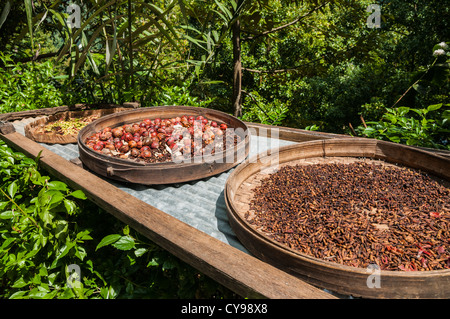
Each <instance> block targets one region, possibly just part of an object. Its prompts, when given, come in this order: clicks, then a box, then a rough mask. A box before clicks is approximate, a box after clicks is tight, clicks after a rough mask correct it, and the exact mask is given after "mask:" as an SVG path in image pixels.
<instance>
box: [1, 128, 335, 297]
mask: <svg viewBox="0 0 450 319" xmlns="http://www.w3.org/2000/svg"><path fill="white" fill-rule="evenodd" d="M0 137H1V138H2V139H3V140H4V141H5V142H6V143H7V144H8V145H10V146H11V147H12V148H14V149H16V150H17V151H20V152H23V153H24V154H26V155H27V156H30V157H36V156H38V154H39V153H40V152H42V153H41V157H40V165H41V166H42V167H43V168H44V169H46V170H47V171H48V172H49V173H50V174H52V175H53V176H55V177H56V178H58V179H60V180H61V181H63V182H65V183H67V184H68V185H69V186H70V187H72V188H74V189H80V190H82V191H83V192H85V194H86V196H88V198H89V199H90V200H91V201H93V202H94V203H96V204H97V205H98V206H100V207H101V208H103V209H104V210H105V211H107V212H108V213H110V214H112V215H113V216H115V217H116V218H118V219H119V220H121V221H122V222H124V223H126V224H128V225H129V226H130V227H132V228H134V229H135V230H136V231H138V232H140V233H141V234H143V235H144V236H146V237H147V238H149V239H150V240H152V241H153V242H154V243H156V244H157V245H160V246H161V247H162V248H164V249H166V250H167V251H169V252H170V253H172V254H173V255H175V256H177V257H178V258H180V259H181V260H183V261H185V262H187V263H188V264H190V265H192V266H193V267H195V268H196V269H198V270H199V271H201V272H202V273H204V274H205V275H207V276H209V277H211V278H212V279H214V280H216V281H217V282H219V283H221V284H222V285H224V286H225V287H228V288H229V289H231V290H232V291H234V292H236V293H238V294H240V295H242V296H246V297H249V298H275V299H278V298H283V299H289V298H290V299H292V298H294V299H303V298H307V299H313V298H315V299H332V298H335V297H334V296H332V295H331V294H329V293H327V292H325V291H323V290H320V289H318V288H315V287H313V286H311V285H309V284H307V283H305V282H304V281H302V280H300V279H298V278H296V277H294V276H292V275H289V274H287V273H286V272H284V271H282V270H279V269H278V268H275V267H273V266H271V265H269V264H267V263H265V262H263V261H261V260H259V259H257V258H254V257H252V256H250V255H248V254H246V253H244V252H242V251H240V250H238V249H236V248H234V247H232V246H230V245H228V244H225V243H223V242H221V241H220V240H217V239H215V238H213V237H211V236H209V235H207V234H205V233H203V232H201V231H199V230H197V229H195V228H193V227H191V226H189V225H187V224H185V223H183V222H181V221H179V220H178V219H176V218H174V217H172V216H170V215H168V214H166V213H164V212H162V211H160V210H158V209H156V208H155V207H152V206H151V205H149V204H147V203H145V202H143V201H141V200H139V199H137V198H135V197H133V196H130V195H129V194H128V193H126V192H124V191H122V190H120V189H118V188H117V187H115V186H113V185H111V184H110V183H108V182H107V181H105V180H103V179H101V178H99V177H97V176H95V175H93V174H91V173H89V172H88V171H86V170H84V169H82V168H81V167H79V166H77V165H75V164H74V163H71V162H69V161H67V160H65V159H64V158H62V157H60V156H59V155H57V154H55V153H53V152H51V151H50V150H48V149H46V148H44V147H42V146H41V145H39V144H37V143H35V142H33V141H30V140H29V139H28V138H26V137H25V136H23V135H21V134H20V133H17V132H12V133H8V134H4V135H0Z"/></svg>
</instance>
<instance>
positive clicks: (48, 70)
mask: <svg viewBox="0 0 450 319" xmlns="http://www.w3.org/2000/svg"><path fill="white" fill-rule="evenodd" d="M0 63H1V64H2V65H3V68H0V113H6V112H17V111H23V110H28V109H39V108H46V107H55V106H60V105H62V94H61V92H60V91H59V90H58V88H57V86H55V85H57V82H56V80H55V79H54V77H55V76H56V73H55V70H54V65H53V63H52V62H51V61H46V62H43V63H27V64H23V63H14V62H13V60H12V58H11V56H9V55H6V54H4V53H3V52H0Z"/></svg>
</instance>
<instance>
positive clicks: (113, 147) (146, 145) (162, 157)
mask: <svg viewBox="0 0 450 319" xmlns="http://www.w3.org/2000/svg"><path fill="white" fill-rule="evenodd" d="M241 139H242V138H241V136H239V135H238V134H235V133H234V130H233V129H232V128H229V127H228V125H227V124H225V123H217V122H216V121H213V120H209V119H207V118H205V117H203V116H201V115H199V116H197V117H194V116H193V115H189V116H187V115H183V116H181V117H178V116H177V117H172V118H166V119H160V118H157V119H153V120H151V119H143V120H142V121H140V122H136V123H131V124H124V125H121V126H118V127H114V128H111V127H106V128H104V129H102V130H101V131H99V132H96V133H94V134H92V135H91V136H89V137H88V138H86V140H85V143H86V145H87V146H88V147H89V148H91V149H93V150H94V151H97V152H101V153H102V154H104V155H106V156H112V157H117V158H122V159H127V160H130V161H134V162H144V163H163V162H171V161H175V162H182V161H190V160H197V158H203V157H207V156H213V155H215V154H216V153H219V152H222V151H225V150H227V149H230V148H233V147H235V146H236V145H237V144H238V143H239V142H240V141H241Z"/></svg>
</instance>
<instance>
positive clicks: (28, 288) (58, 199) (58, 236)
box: [0, 142, 98, 298]
mask: <svg viewBox="0 0 450 319" xmlns="http://www.w3.org/2000/svg"><path fill="white" fill-rule="evenodd" d="M0 173H1V175H0V176H1V178H2V179H1V184H0V209H1V213H0V236H1V238H2V244H1V246H0V278H1V285H0V288H1V289H0V296H1V297H3V298H73V297H89V296H91V295H92V294H93V293H94V292H95V287H96V285H95V284H94V283H95V281H96V280H98V277H97V276H96V275H95V273H94V272H92V261H90V260H88V259H87V258H86V257H87V253H86V249H85V246H84V243H85V242H86V241H88V240H92V237H91V236H90V231H89V230H88V229H83V228H79V227H77V225H76V223H74V222H73V221H72V220H71V219H72V218H73V217H75V216H77V215H79V214H80V212H81V209H80V206H79V204H78V201H79V200H83V199H85V196H84V194H83V192H81V191H79V190H78V191H71V190H70V189H69V188H68V187H67V186H66V185H65V184H64V183H62V182H59V181H52V180H51V179H50V178H49V177H48V176H43V175H41V174H40V172H39V170H38V167H37V161H34V160H32V159H29V158H27V157H25V156H24V155H23V154H21V153H16V152H13V151H12V150H11V149H10V148H8V147H7V146H6V145H5V144H4V143H3V142H2V143H0ZM72 264H78V265H81V266H82V268H83V270H84V273H85V276H86V275H87V274H88V273H89V277H87V276H86V277H85V280H84V281H83V283H82V284H81V282H80V285H76V286H75V285H74V286H72V288H70V287H68V286H67V285H66V278H67V275H66V274H67V266H68V265H72ZM93 284H94V285H93Z"/></svg>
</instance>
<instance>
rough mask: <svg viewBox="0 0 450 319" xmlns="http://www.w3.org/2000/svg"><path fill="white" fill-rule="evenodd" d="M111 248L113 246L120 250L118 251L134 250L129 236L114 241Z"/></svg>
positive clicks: (133, 244) (133, 242)
mask: <svg viewBox="0 0 450 319" xmlns="http://www.w3.org/2000/svg"><path fill="white" fill-rule="evenodd" d="M112 246H114V247H115V248H117V249H120V250H130V249H132V248H134V246H135V241H134V239H133V238H132V237H130V236H122V237H120V239H119V240H118V241H116V242H115V243H114V244H112Z"/></svg>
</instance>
